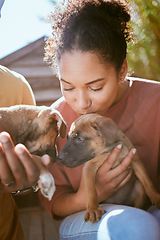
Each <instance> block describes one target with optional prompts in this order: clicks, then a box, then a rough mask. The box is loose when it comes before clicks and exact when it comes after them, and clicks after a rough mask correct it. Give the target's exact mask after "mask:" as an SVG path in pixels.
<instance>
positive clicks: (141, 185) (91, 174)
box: [59, 114, 160, 222]
mask: <svg viewBox="0 0 160 240" xmlns="http://www.w3.org/2000/svg"><path fill="white" fill-rule="evenodd" d="M119 143H122V146H123V147H122V150H121V152H120V154H119V156H118V159H117V160H116V162H115V163H114V165H113V166H112V168H115V167H116V166H117V165H118V164H120V162H121V161H122V160H123V159H124V158H125V156H126V155H127V154H128V153H129V151H130V150H131V149H132V148H133V145H132V143H131V142H130V140H129V139H128V138H127V137H126V136H125V134H124V133H123V132H122V131H121V130H120V129H119V127H118V126H117V125H116V124H115V123H114V122H113V121H112V120H111V119H109V118H105V117H102V116H100V115H97V114H87V115H84V116H81V117H79V118H78V119H77V120H76V121H75V122H74V123H73V124H72V125H71V128H70V131H69V134H68V140H67V143H66V145H65V146H64V148H63V149H62V151H61V152H60V154H59V159H60V162H61V163H62V164H63V165H65V166H67V167H77V166H79V165H80V164H82V163H84V162H86V161H88V162H87V163H86V164H85V166H84V168H83V175H84V179H85V189H86V201H87V202H86V209H87V212H86V215H85V221H91V222H96V221H98V220H99V219H100V218H101V216H102V215H103V214H104V213H105V211H104V210H103V209H102V208H100V207H99V202H98V195H97V192H96V188H95V176H96V173H97V171H98V169H99V167H100V166H101V165H102V164H103V162H104V161H105V160H106V159H107V157H108V156H109V153H110V152H111V151H112V150H113V148H114V147H115V146H117V145H118V144H119ZM89 160H90V161H89ZM131 168H132V169H133V170H134V174H132V176H131V178H130V180H129V181H128V182H127V184H126V185H125V186H124V187H122V188H121V189H120V190H118V191H117V192H116V193H115V194H114V195H113V196H111V197H110V198H108V199H107V200H106V201H105V202H106V203H115V204H125V205H129V206H134V207H137V208H143V207H144V203H145V199H146V195H147V196H148V197H149V198H150V200H151V202H152V204H155V205H157V206H158V207H160V194H159V193H158V192H157V191H156V189H155V188H154V185H153V184H152V182H151V180H150V178H149V177H148V174H147V172H146V170H145V167H144V165H143V163H142V162H141V160H140V159H139V157H138V154H137V153H136V154H135V156H134V158H133V160H132V163H131Z"/></svg>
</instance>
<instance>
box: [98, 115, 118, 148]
mask: <svg viewBox="0 0 160 240" xmlns="http://www.w3.org/2000/svg"><path fill="white" fill-rule="evenodd" d="M95 124H96V125H97V128H98V129H99V130H100V132H101V134H102V135H103V137H104V138H105V139H106V144H107V145H112V144H113V143H114V142H115V141H116V137H117V131H118V129H119V127H118V126H117V125H116V124H115V123H114V122H113V121H112V119H110V118H104V117H100V118H97V119H96V120H95Z"/></svg>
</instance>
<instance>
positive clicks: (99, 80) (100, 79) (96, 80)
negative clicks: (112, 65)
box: [86, 78, 104, 85]
mask: <svg viewBox="0 0 160 240" xmlns="http://www.w3.org/2000/svg"><path fill="white" fill-rule="evenodd" d="M103 80H104V78H97V79H95V80H93V81H91V82H88V83H86V85H90V84H93V83H96V82H101V81H103Z"/></svg>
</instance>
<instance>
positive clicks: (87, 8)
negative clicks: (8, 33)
mask: <svg viewBox="0 0 160 240" xmlns="http://www.w3.org/2000/svg"><path fill="white" fill-rule="evenodd" d="M129 20H130V13H129V9H128V5H127V3H126V2H125V1H119V0H108V1H107V0H106V1H105V0H68V1H67V2H66V1H64V3H62V5H59V4H58V6H56V7H55V9H54V12H52V13H51V15H50V21H51V23H52V29H53V32H52V36H51V37H50V38H48V40H47V41H46V45H45V58H44V59H45V61H47V62H48V63H49V64H50V65H51V67H52V68H53V69H54V71H55V72H56V71H57V65H58V62H59V61H60V59H61V56H62V54H63V53H64V52H71V51H75V50H80V51H82V52H91V53H96V54H98V55H99V56H100V58H101V59H102V61H103V62H104V63H108V62H109V63H112V64H114V66H115V68H116V70H117V72H118V71H119V70H120V69H121V66H122V64H123V62H124V59H125V58H126V52H127V42H129V41H130V40H132V31H131V29H130V26H129V23H128V22H129Z"/></svg>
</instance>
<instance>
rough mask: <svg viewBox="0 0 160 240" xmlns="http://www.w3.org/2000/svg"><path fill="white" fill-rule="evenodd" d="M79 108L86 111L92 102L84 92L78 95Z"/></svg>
mask: <svg viewBox="0 0 160 240" xmlns="http://www.w3.org/2000/svg"><path fill="white" fill-rule="evenodd" d="M76 102H77V106H78V108H80V109H86V108H88V107H89V106H90V100H89V98H88V96H87V94H85V93H84V92H83V91H82V92H79V93H78V94H77V101H76Z"/></svg>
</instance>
